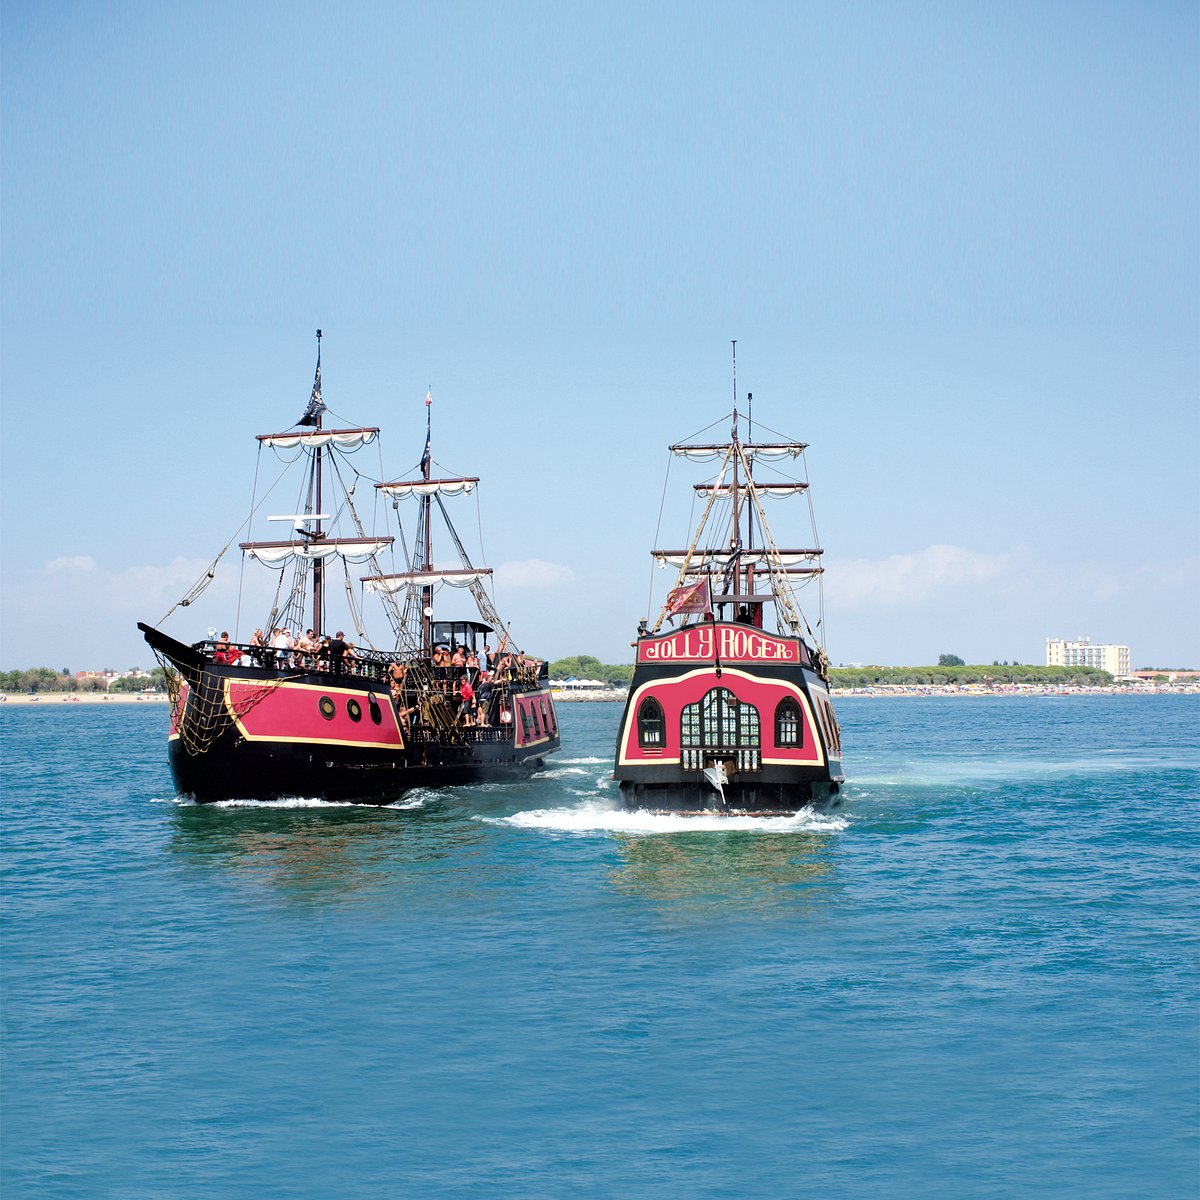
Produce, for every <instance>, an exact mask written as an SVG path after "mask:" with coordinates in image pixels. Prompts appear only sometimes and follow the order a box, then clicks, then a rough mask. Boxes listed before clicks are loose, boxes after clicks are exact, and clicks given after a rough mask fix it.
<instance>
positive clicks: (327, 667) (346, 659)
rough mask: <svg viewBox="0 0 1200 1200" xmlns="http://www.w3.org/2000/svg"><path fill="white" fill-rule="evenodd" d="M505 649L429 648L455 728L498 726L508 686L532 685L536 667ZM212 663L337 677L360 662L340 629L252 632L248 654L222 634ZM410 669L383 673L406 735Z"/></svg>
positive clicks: (402, 665) (413, 708)
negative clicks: (298, 632) (328, 631)
mask: <svg viewBox="0 0 1200 1200" xmlns="http://www.w3.org/2000/svg"><path fill="white" fill-rule="evenodd" d="M507 646H508V636H507V634H506V635H505V637H504V640H503V641H502V642H501V643H500V648H499V650H497V651H495V652H493V651H492V649H491V647H490V646H488V645H486V644H485V645H484V647H483V649H482V650H481V651H480V652H479V653H478V654H477V653H476V652H475V651H474V650H473V649H470V648H468V647H465V646H458V645H455V646H445V645H441V646H436V647H435V648H434V651H433V655H432V657H431V658H430V659H429V669H430V675H431V677H432V680H433V688H434V690H436V691H437V692H439V693H441V695H443V696H445V697H446V700H447V702H448V703H449V704H450V705H451V707H452V709H453V711H454V713H455V717H456V720H457V721H458V723H459V724H461V725H465V726H478V727H480V728H485V729H486V728H490V727H492V726H494V725H496V723H497V719H499V720H500V721H501V723H503V718H504V716H507V715H508V714H507V712H506V711H504V710H505V708H506V706H504V705H502V703H501V701H502V700H503V699H504V697H505V695H506V694H507V692H508V689H509V687H510V686H511V684H512V683H513V682H520V683H523V684H527V685H534V684H536V681H537V677H538V672H539V670H540V669H541V666H542V664H541V661H540V660H539V659H536V658H530V657H529V656H528V655H526V654H525V653H524V652H523V651H519V652H517V653H515V654H514V653H512V652H511V651H510V650H508V649H507ZM213 661H214V662H218V663H225V664H228V665H230V666H238V665H242V666H250V665H256V666H276V667H283V668H285V669H288V670H315V671H328V672H330V673H332V674H335V675H336V674H357V673H358V666H359V662H360V659H359V655H358V654H357V653H356V651H355V649H354V643H353V642H348V641H346V635H345V632H344V631H343V630H341V629H339V630H338V631H337V633H335V634H334V635H333V637H328V636H325V637H319V636H318V635H317V634H316V633H315V632H314V631H313V630H311V629H308V630H305V632H304V636H303V637H293V636H292V632H291V630H290V629H284V628H280V627H276V628H275V629H274V630H272V632H271V636H270V637H267V636H266V635H265V634H264V632H263V631H262V630H261V629H256V630H255V631H254V634H253V636H252V637H251V639H250V647H249V649H247V650H243V649H242V648H241V647H240V646H238V645H236V644H235V643H233V642H231V641H230V640H229V634H228V632H223V633H222V634H221V636H220V637H219V638H218V639H217V640H216V642H215V643H214V651H213ZM411 666H412V664H410V663H407V662H393V663H391V665H390V666H389V667H388V672H387V675H388V686H389V687H390V689H391V693H392V699H393V701H394V702H395V704H396V711H397V713H398V714H399V716H400V720H401V723H402V724H403V725H404V728H405V731H406V732H407V731H408V730H409V727H410V719H414V714H418V713H419V712H420V705H419V704H416V703H413V701H414V700H417V699H418V697H419V685H418V684H417V683H416V681H415V680H414V681H410V680H409V673H410V669H411ZM415 719H419V718H415ZM509 719H510V720H511V717H510V718H509Z"/></svg>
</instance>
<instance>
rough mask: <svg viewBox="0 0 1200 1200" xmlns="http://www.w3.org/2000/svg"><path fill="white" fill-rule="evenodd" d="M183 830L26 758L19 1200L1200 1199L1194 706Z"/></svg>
mask: <svg viewBox="0 0 1200 1200" xmlns="http://www.w3.org/2000/svg"><path fill="white" fill-rule="evenodd" d="M560 711H561V720H562V729H563V740H564V745H565V748H564V750H563V752H562V753H561V754H559V755H557V756H555V757H554V758H553V759H552V760H551V762H550V765H549V769H548V770H546V771H545V772H544V773H543V774H541V775H540V776H538V777H536V778H534V779H531V780H529V781H528V782H526V783H523V784H519V785H503V786H501V785H495V786H486V787H479V788H474V789H453V790H446V791H439V792H433V791H428V792H419V793H414V794H410V795H408V796H406V797H404V798H403V799H402V800H401V801H400V802H399V803H397V804H396V805H395V806H393V807H390V808H384V809H372V808H357V807H353V806H344V805H342V806H333V805H326V804H320V803H317V802H314V801H312V800H307V799H305V798H303V797H298V798H296V799H294V800H291V801H284V802H280V803H277V804H271V805H264V804H241V805H226V806H216V807H204V808H201V807H196V806H194V805H190V804H186V803H181V802H180V801H179V800H178V799H176V797H175V796H174V794H173V790H172V787H171V783H170V778H169V775H168V772H167V768H166V763H165V757H166V754H165V741H164V726H165V722H166V710H165V708H163V707H162V706H158V705H155V706H150V705H147V706H145V707H144V708H143V707H142V706H136V707H133V706H122V707H121V708H115V706H114V710H113V711H109V710H107V709H105V708H97V707H85V706H82V705H79V706H75V705H64V706H62V707H61V708H58V707H57V706H55V705H53V704H51V703H46V704H43V705H41V706H39V707H28V708H24V707H23V708H20V709H14V708H9V709H7V710H4V711H3V712H2V713H0V733H2V736H3V818H4V821H3V866H4V874H5V882H4V893H3V960H2V971H3V997H2V999H3V1074H2V1078H0V1084H2V1088H3V1092H2V1097H3V1107H2V1110H0V1117H2V1128H0V1133H2V1137H3V1141H2V1146H0V1151H2V1158H0V1163H2V1166H0V1171H2V1175H0V1183H2V1185H3V1188H2V1190H3V1195H4V1196H5V1197H6V1198H9V1197H11V1198H12V1200H16V1198H17V1197H26V1196H37V1197H89V1198H90V1197H122V1198H129V1197H177V1196H178V1197H255V1198H260V1197H274V1196H280V1197H282V1196H304V1197H308V1196H316V1197H324V1196H329V1197H349V1198H352V1200H353V1198H358V1197H409V1196H411V1197H479V1198H481V1200H482V1198H487V1200H492V1198H496V1197H501V1198H506V1197H522V1198H524V1197H557V1196H563V1197H642V1196H653V1197H689V1198H690V1197H773V1198H774V1197H793V1196H815V1197H822V1198H830V1197H877V1196H878V1197H896V1196H902V1197H907V1196H912V1197H956V1198H958V1197H993V1196H994V1197H1006V1198H1007V1197H1013V1196H1021V1197H1050V1196H1054V1197H1081V1196H1086V1197H1192V1196H1195V1195H1196V1194H1197V1191H1198V1187H1200V1173H1198V1170H1197V1130H1198V1127H1200V1103H1198V1094H1200V1086H1198V1076H1200V1070H1198V1068H1200V1035H1198V1028H1200V996H1198V992H1200V988H1198V962H1200V956H1198V953H1197V895H1198V892H1197V853H1196V852H1197V826H1198V821H1197V793H1198V777H1200V720H1198V718H1200V700H1198V699H1197V698H1195V697H1186V696H1184V697H1130V696H1113V697H1081V698H1056V697H1034V698H1015V697H1014V698H997V699H980V698H962V699H913V698H896V699H891V698H888V699H883V698H874V699H869V698H864V699H853V698H847V699H845V700H843V701H842V702H841V703H840V705H839V715H840V717H841V721H842V725H843V727H844V742H845V746H846V770H847V774H848V776H849V784H848V786H847V788H846V790H845V803H844V804H843V805H842V806H841V807H840V808H838V809H834V810H831V811H827V812H818V813H803V814H800V815H799V816H796V817H794V818H788V819H769V820H759V821H756V820H752V819H734V820H731V821H726V820H718V819H712V820H709V819H688V818H668V817H661V816H648V815H645V814H636V813H634V814H626V813H623V812H621V811H620V810H619V808H618V807H617V793H616V791H615V786H614V784H613V783H612V781H611V779H610V772H611V765H610V755H611V752H612V745H613V739H614V735H615V730H616V723H617V718H618V715H619V706H616V705H609V704H592V705H564V706H562V707H561V710H560Z"/></svg>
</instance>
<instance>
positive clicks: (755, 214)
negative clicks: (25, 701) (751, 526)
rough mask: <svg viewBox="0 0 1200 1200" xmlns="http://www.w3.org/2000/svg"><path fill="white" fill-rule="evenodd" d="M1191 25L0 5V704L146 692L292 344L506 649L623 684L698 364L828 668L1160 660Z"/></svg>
mask: <svg viewBox="0 0 1200 1200" xmlns="http://www.w3.org/2000/svg"><path fill="white" fill-rule="evenodd" d="M1198 13H1200V10H1198V9H1197V6H1196V5H1195V4H1194V3H1157V4H1156V3H1149V4H1138V5H1132V4H1115V3H1104V2H1100V3H1087V4H1083V3H1078V4H1068V3H1054V2H1053V0H1050V2H1046V3H1038V4H1032V3H1028V4H1026V3H1020V2H1017V3H1013V4H1005V5H984V4H961V3H894V4H886V5H858V6H836V5H809V4H803V3H781V4H769V3H757V4H756V3H751V4H747V5H716V4H706V3H698V4H697V3H690V4H664V3H644V2H639V3H637V4H632V3H629V4H626V3H620V2H614V3H606V4H603V5H599V4H596V5H584V4H568V5H562V4H550V3H546V4H536V3H530V4H505V3H496V4H488V5H485V4H481V3H469V4H461V3H460V4H456V3H446V4H439V5H409V4H402V3H386V4H378V5H376V4H365V3H348V4H346V5H343V6H333V7H330V6H328V5H316V4H305V3H288V4H271V3H260V4H255V5H242V4H232V3H231V4H220V3H210V4H199V5H189V6H184V5H162V4H151V3H147V4H134V3H105V2H103V0H101V2H97V3H70V2H66V3H62V4H57V5H46V4H38V3H22V2H20V0H6V2H5V3H4V5H3V8H2V9H0V405H2V411H0V416H2V420H0V468H2V472H0V502H2V504H3V511H4V516H5V520H4V524H3V532H2V534H0V628H2V629H3V635H2V638H0V668H3V669H12V668H18V667H28V666H41V665H47V666H53V667H55V668H63V667H67V668H69V669H71V670H73V671H74V670H81V669H88V668H90V669H101V668H106V667H110V668H115V669H125V668H127V667H129V666H132V665H135V664H139V665H151V663H152V658H151V656H150V654H149V651H148V649H147V647H146V646H145V645H144V643H143V642H142V640H141V637H140V635H139V633H138V632H137V630H136V628H135V623H136V621H138V620H147V621H149V622H151V623H156V622H158V621H159V620H160V619H161V618H162V617H163V616H164V614H165V613H166V612H167V611H168V609H170V608H171V606H172V605H173V604H174V602H175V601H176V600H178V599H179V598H180V596H181V595H182V594H183V593H184V592H185V591H186V590H187V588H188V586H189V585H190V584H191V583H192V582H193V581H194V579H195V578H196V577H197V576H198V575H199V574H200V573H201V572H202V571H203V570H204V569H205V568H206V566H207V564H208V563H209V562H210V561H211V560H212V559H213V557H214V556H215V555H216V554H217V552H218V551H219V550H220V549H221V547H222V546H223V545H224V544H225V543H226V542H227V541H228V540H229V538H230V537H231V536H232V535H234V534H235V533H236V532H237V531H238V529H239V524H240V522H241V521H242V520H243V518H244V517H245V515H246V513H247V511H248V509H249V500H250V495H251V486H252V483H253V478H254V472H255V469H256V453H257V444H256V442H255V440H254V435H255V434H259V433H268V432H274V431H276V430H279V429H283V428H286V427H287V426H289V425H290V424H291V423H292V422H294V421H295V420H296V419H297V417H298V416H299V415H300V413H301V412H302V411H303V408H304V404H305V402H306V401H307V398H308V393H309V389H310V386H311V382H312V371H313V361H314V351H315V338H314V333H315V330H316V329H317V328H318V327H320V328H322V329H323V330H324V335H325V336H324V342H323V350H322V369H323V382H324V396H325V399H326V401H327V402H328V404H329V405H330V408H331V410H333V411H334V412H335V413H336V414H338V415H339V416H341V417H344V418H347V419H348V420H349V421H350V422H352V423H353V422H362V423H364V424H371V425H380V426H382V427H383V429H384V445H385V450H384V455H385V459H386V461H387V463H388V465H389V468H391V469H390V470H389V471H388V473H390V474H391V475H392V477H396V476H397V475H402V474H403V473H404V471H405V470H406V469H408V468H409V467H411V465H412V464H413V463H415V462H417V460H418V459H419V457H420V451H421V446H422V444H423V439H424V420H425V408H424V397H425V394H426V391H427V389H429V388H432V391H433V395H434V397H435V403H434V409H433V411H434V436H435V454H436V457H437V458H438V460H439V461H440V462H441V463H443V464H445V465H446V467H447V468H449V469H451V470H454V471H459V472H462V473H465V474H477V475H480V476H481V477H482V478H483V483H482V485H481V487H480V490H479V493H478V500H479V508H478V512H479V513H480V515H481V517H482V528H483V536H482V545H483V548H484V550H485V552H486V556H487V560H488V561H489V562H490V563H491V565H492V566H494V567H495V568H496V571H497V574H496V598H497V600H498V602H499V605H500V608H501V610H502V611H503V612H504V613H505V615H506V617H508V618H509V619H510V621H511V622H512V624H513V627H514V631H515V632H516V634H517V636H518V639H519V641H520V642H521V643H522V644H523V645H525V646H526V647H528V648H529V649H530V650H532V651H533V652H535V653H538V654H539V655H540V656H542V657H549V658H556V657H560V656H563V655H568V654H594V655H596V656H597V657H599V658H601V659H602V660H604V661H608V662H626V661H631V656H632V652H631V650H630V648H629V643H630V641H631V640H632V637H633V635H634V632H635V629H636V625H637V622H638V620H639V618H641V617H643V616H645V615H646V613H647V603H648V600H647V597H648V591H649V589H650V586H651V579H652V574H653V571H652V567H651V563H650V559H649V556H648V551H649V550H650V548H651V547H652V546H653V545H654V538H655V531H656V527H657V526H658V522H659V509H660V503H662V499H663V487H664V472H665V471H666V468H667V461H668V455H667V452H666V446H667V445H668V444H669V443H671V442H672V441H678V440H681V439H682V438H684V437H686V436H687V435H688V434H690V433H692V432H693V431H695V430H697V429H699V428H701V427H703V426H706V425H708V424H709V423H710V422H711V421H714V420H716V419H718V418H720V417H721V416H722V414H725V413H727V412H728V411H729V410H730V408H731V399H732V395H733V391H732V381H731V361H730V342H731V341H732V340H734V339H736V340H737V373H738V374H737V386H738V391H739V393H740V394H742V395H744V393H745V392H746V391H751V392H753V394H754V408H755V418H756V420H760V421H762V422H764V423H766V424H767V425H769V426H770V427H772V428H774V429H776V430H779V431H781V432H783V433H786V434H788V435H790V436H794V437H797V438H801V439H803V440H804V441H806V442H808V443H809V444H810V446H811V448H810V450H809V451H808V469H809V477H810V480H811V483H812V491H811V497H812V501H813V505H814V508H815V512H816V515H817V522H818V529H819V533H820V540H821V543H822V545H823V548H824V550H825V552H826V558H825V566H826V575H825V577H824V581H823V582H824V588H825V607H824V611H825V624H824V626H823V630H824V633H825V637H826V642H827V647H828V651H829V655H830V658H831V659H832V661H833V662H835V663H839V662H845V663H850V662H864V663H867V662H869V663H895V664H918V663H928V662H933V661H936V659H937V656H938V655H939V654H942V653H954V654H959V655H961V656H962V657H964V658H965V659H966V660H967V661H968V662H988V663H990V662H992V661H993V660H1001V661H1003V660H1010V661H1020V662H1034V663H1037V662H1042V661H1044V649H1045V639H1046V638H1047V637H1048V636H1056V637H1058V636H1065V637H1076V636H1079V635H1085V636H1090V637H1091V638H1092V639H1093V640H1094V641H1114V642H1120V643H1124V644H1127V645H1129V646H1130V648H1131V651H1132V658H1133V661H1134V664H1135V665H1173V666H1185V665H1192V666H1200V621H1198V619H1197V618H1198V617H1200V612H1198V605H1197V595H1200V535H1198V533H1197V530H1198V528H1200V525H1198V521H1197V518H1198V516H1200V502H1198V501H1200V497H1198V488H1197V482H1196V480H1197V470H1196V461H1197V444H1198V435H1200V404H1198V398H1200V67H1198V64H1200V53H1198V51H1200V16H1198ZM393 464H394V465H393ZM700 470H701V472H702V471H703V468H701V469H700ZM702 478H703V474H702V473H701V474H698V475H691V476H689V475H688V473H687V470H686V468H681V467H680V465H679V464H678V463H677V464H676V465H674V466H672V468H671V474H670V477H669V482H670V484H671V488H672V489H675V490H677V491H679V492H680V493H681V495H680V496H679V497H678V500H679V503H676V497H675V495H674V491H673V492H672V498H671V500H670V502H668V503H667V505H666V506H665V508H664V525H663V531H662V533H661V535H660V542H659V544H660V545H665V544H667V543H671V544H672V545H673V546H678V545H679V544H680V543H681V542H683V541H684V539H686V537H687V534H688V532H689V529H688V528H687V521H686V518H687V513H688V511H689V505H690V491H691V489H690V487H689V484H690V483H691V482H695V481H699V480H700V479H702ZM682 493H687V494H686V496H685V495H682ZM467 503H468V507H469V506H470V504H471V502H470V501H468V502H467ZM786 503H788V502H785V501H781V502H780V504H779V506H778V507H776V508H774V509H772V515H773V516H774V517H775V519H776V524H775V532H776V535H777V538H778V541H779V542H780V543H781V544H792V545H797V544H803V542H804V541H805V540H807V536H808V528H809V527H808V515H807V510H806V509H803V508H797V509H795V510H794V512H795V517H794V518H793V517H792V516H790V515H789V513H788V511H787V510H785V509H784V508H783V507H782V506H783V505H784V504H786ZM801 503H803V502H801ZM471 515H472V517H473V516H474V514H473V513H472V514H471ZM236 558H237V552H236V547H235V549H234V551H233V552H232V555H227V556H226V558H225V559H223V560H222V567H221V569H220V571H219V573H218V576H219V577H218V580H217V582H216V583H215V584H214V586H213V587H212V588H211V589H210V591H209V592H208V593H206V596H205V600H204V602H203V604H198V605H196V606H194V607H192V608H189V609H177V610H176V611H175V612H174V613H173V614H172V615H171V617H170V618H169V620H168V621H167V623H166V624H165V625H164V626H163V627H164V628H165V629H166V630H167V632H169V633H172V634H173V635H174V636H176V637H179V638H180V639H182V640H184V641H191V640H194V639H196V638H200V637H203V636H204V634H205V632H206V629H207V627H208V626H209V625H210V624H213V625H224V626H227V625H229V624H231V623H232V617H231V611H232V610H233V609H234V607H235V606H236V603H237V588H238V577H239V573H240V566H241V564H240V559H238V560H237V561H235V559H236ZM655 578H658V576H655ZM661 583H662V580H661V578H659V584H658V589H659V590H658V594H661V590H662V587H661ZM255 594H257V593H255ZM254 623H258V622H257V621H253V622H251V624H254ZM242 624H243V634H244V633H245V632H246V628H245V627H246V624H247V622H246V617H245V616H243V619H242Z"/></svg>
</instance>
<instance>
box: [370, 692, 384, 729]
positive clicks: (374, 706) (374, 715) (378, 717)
mask: <svg viewBox="0 0 1200 1200" xmlns="http://www.w3.org/2000/svg"><path fill="white" fill-rule="evenodd" d="M369 707H370V713H371V720H372V722H373V723H374V724H376V725H379V724H382V722H383V710H382V709H381V708H380V707H379V701H378V700H376V699H375V697H374V696H372V697H371V700H370V706H369Z"/></svg>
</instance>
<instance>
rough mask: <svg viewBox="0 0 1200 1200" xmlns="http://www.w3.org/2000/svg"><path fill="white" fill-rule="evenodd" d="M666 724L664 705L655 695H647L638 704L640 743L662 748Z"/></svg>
mask: <svg viewBox="0 0 1200 1200" xmlns="http://www.w3.org/2000/svg"><path fill="white" fill-rule="evenodd" d="M664 724H665V722H664V719H663V710H662V705H661V704H659V702H658V701H657V700H655V699H654V697H653V696H647V697H646V699H645V700H643V701H642V702H641V704H639V705H638V714H637V726H638V745H639V746H641V747H643V748H645V747H647V746H649V747H651V748H653V749H661V748H662V745H663V728H664Z"/></svg>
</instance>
